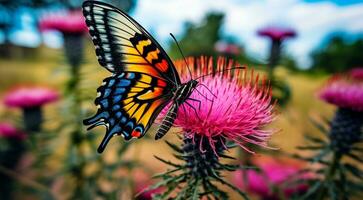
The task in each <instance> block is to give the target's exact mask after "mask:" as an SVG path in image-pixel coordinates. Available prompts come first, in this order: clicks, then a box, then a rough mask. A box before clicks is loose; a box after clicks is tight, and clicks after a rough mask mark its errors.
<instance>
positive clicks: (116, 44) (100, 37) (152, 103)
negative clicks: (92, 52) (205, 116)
mask: <svg viewBox="0 0 363 200" xmlns="http://www.w3.org/2000/svg"><path fill="white" fill-rule="evenodd" d="M83 13H84V16H85V18H86V23H87V26H88V27H89V32H90V35H91V36H92V41H93V43H94V45H95V48H96V55H97V57H98V61H99V63H100V65H102V66H103V67H105V68H106V69H108V70H109V71H110V72H112V73H113V76H111V77H108V78H106V79H105V80H104V85H103V86H101V87H100V88H99V89H98V92H99V93H100V96H99V97H98V98H97V99H96V100H95V104H96V105H98V106H99V109H98V111H97V114H96V115H95V116H94V117H92V118H89V119H86V120H84V124H85V125H90V128H93V127H95V126H99V125H104V126H106V128H107V131H106V134H105V137H104V139H103V141H102V143H101V145H100V146H99V149H98V151H99V152H102V151H103V150H104V148H105V147H106V145H107V143H108V142H109V140H110V138H111V137H112V136H114V135H123V136H124V138H125V139H126V140H128V139H130V138H132V137H137V138H140V137H142V136H143V135H144V134H145V133H146V131H147V130H148V129H149V128H150V126H151V124H152V123H153V121H154V120H155V118H156V117H157V115H158V114H159V113H160V111H161V110H162V109H163V108H164V107H165V106H166V104H167V103H168V102H170V100H171V99H172V97H173V92H172V91H174V90H175V89H176V88H177V87H179V85H180V84H181V83H180V79H179V76H178V73H177V72H176V69H175V68H174V66H173V64H172V62H171V60H170V58H169V57H168V56H167V54H166V53H165V51H164V50H163V49H162V48H161V46H160V45H159V44H158V43H157V42H156V41H155V40H154V39H153V38H152V37H151V36H150V34H149V33H147V32H146V30H145V29H143V28H142V27H141V26H140V25H139V24H138V23H137V22H135V21H134V20H133V19H131V18H130V17H129V16H127V14H125V13H123V12H122V11H120V10H119V9H117V8H115V7H113V6H111V5H108V4H105V3H102V2H97V1H86V2H84V3H83Z"/></svg>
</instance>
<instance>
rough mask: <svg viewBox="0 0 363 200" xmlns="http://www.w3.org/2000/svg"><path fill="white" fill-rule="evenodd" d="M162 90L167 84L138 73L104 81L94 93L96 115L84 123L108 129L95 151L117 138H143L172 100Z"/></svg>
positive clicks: (168, 94)
mask: <svg viewBox="0 0 363 200" xmlns="http://www.w3.org/2000/svg"><path fill="white" fill-rule="evenodd" d="M165 86H166V82H163V81H161V80H158V79H156V78H154V77H152V76H149V75H146V74H139V73H122V74H119V75H117V74H115V75H113V76H111V77H108V78H106V79H105V80H104V82H103V85H102V86H101V87H99V88H98V90H97V91H98V93H99V96H98V97H97V98H96V100H95V104H96V105H98V106H99V109H98V111H97V114H96V115H95V116H93V117H91V118H89V119H86V120H84V124H85V125H91V127H90V128H93V127H95V126H99V125H104V126H106V127H107V131H106V135H105V137H104V138H103V141H102V143H101V145H100V146H99V148H98V151H99V152H102V151H103V150H104V148H105V147H106V145H107V143H108V142H109V140H110V139H111V138H112V136H114V135H116V134H117V135H122V136H123V137H124V138H125V139H126V140H129V139H131V138H132V137H137V138H140V137H142V136H144V134H145V132H146V131H147V130H148V129H149V128H150V126H151V124H152V122H153V121H154V120H155V118H156V117H157V115H158V114H159V113H160V111H161V109H162V108H163V107H164V106H165V105H166V104H167V103H168V102H169V100H170V98H171V97H172V95H171V93H169V92H168V90H166V88H165Z"/></svg>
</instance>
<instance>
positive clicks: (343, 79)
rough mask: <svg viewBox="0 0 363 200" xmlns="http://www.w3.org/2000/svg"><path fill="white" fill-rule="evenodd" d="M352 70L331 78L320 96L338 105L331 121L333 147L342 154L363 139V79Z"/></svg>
mask: <svg viewBox="0 0 363 200" xmlns="http://www.w3.org/2000/svg"><path fill="white" fill-rule="evenodd" d="M356 75H357V73H354V72H350V73H348V74H346V75H338V76H334V77H333V78H331V79H330V80H329V81H328V83H327V84H326V85H325V86H324V87H323V88H322V89H321V91H320V94H319V95H320V98H321V99H322V100H324V101H326V102H328V103H331V104H334V105H336V106H337V107H338V109H337V111H336V113H335V116H334V119H333V120H332V123H331V130H330V133H329V138H330V141H331V144H330V145H331V147H332V148H333V150H334V151H336V152H338V153H339V154H340V155H342V154H346V153H349V152H350V150H351V147H352V145H353V144H355V143H357V142H359V141H361V139H360V138H361V134H362V126H363V81H362V80H361V81H359V80H357V77H356Z"/></svg>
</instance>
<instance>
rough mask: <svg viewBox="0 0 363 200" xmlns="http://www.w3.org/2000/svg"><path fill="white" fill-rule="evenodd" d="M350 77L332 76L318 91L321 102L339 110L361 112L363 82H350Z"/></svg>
mask: <svg viewBox="0 0 363 200" xmlns="http://www.w3.org/2000/svg"><path fill="white" fill-rule="evenodd" d="M352 75H354V76H355V78H356V77H357V73H354V72H353V73H351V76H349V75H348V76H342V75H338V76H334V77H332V78H331V79H330V80H329V81H328V82H327V84H326V85H325V86H324V87H323V88H322V89H321V90H320V93H319V96H320V98H321V99H322V100H324V101H326V102H328V103H331V104H334V105H336V106H338V107H340V108H349V109H352V110H355V111H363V82H359V81H358V82H357V81H353V80H352V78H353V77H352Z"/></svg>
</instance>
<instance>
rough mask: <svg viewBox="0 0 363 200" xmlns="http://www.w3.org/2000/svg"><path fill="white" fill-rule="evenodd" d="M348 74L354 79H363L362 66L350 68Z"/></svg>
mask: <svg viewBox="0 0 363 200" xmlns="http://www.w3.org/2000/svg"><path fill="white" fill-rule="evenodd" d="M349 75H350V77H352V79H354V80H357V81H359V80H360V81H363V67H360V68H358V67H357V68H354V69H352V70H350V72H349Z"/></svg>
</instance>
